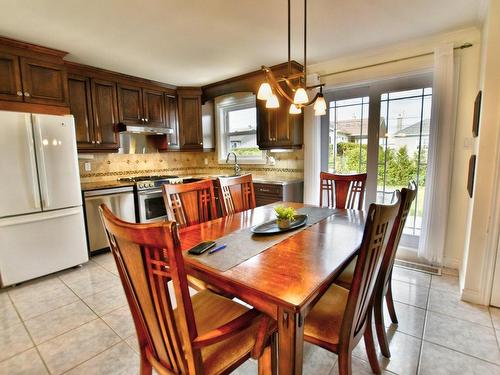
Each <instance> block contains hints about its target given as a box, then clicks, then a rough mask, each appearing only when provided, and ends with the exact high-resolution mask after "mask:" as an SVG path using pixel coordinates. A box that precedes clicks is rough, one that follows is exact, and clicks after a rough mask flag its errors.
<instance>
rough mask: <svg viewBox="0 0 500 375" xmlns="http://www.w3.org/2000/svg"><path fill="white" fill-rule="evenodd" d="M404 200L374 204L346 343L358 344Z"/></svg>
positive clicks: (348, 314)
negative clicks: (392, 231)
mask: <svg viewBox="0 0 500 375" xmlns="http://www.w3.org/2000/svg"><path fill="white" fill-rule="evenodd" d="M399 205H400V200H399V199H398V201H397V202H396V203H395V204H393V205H387V206H386V205H378V204H371V205H370V208H369V210H368V215H367V219H366V224H365V230H364V233H363V240H362V242H361V245H360V250H359V254H358V260H357V262H356V267H355V269H354V274H353V281H352V285H351V290H350V292H349V298H348V301H347V307H346V311H345V314H344V319H343V321H342V327H341V340H343V342H357V341H358V340H359V337H358V336H359V335H360V334H362V332H363V331H364V330H363V327H364V324H365V323H366V317H367V314H368V313H371V310H370V308H371V303H372V300H373V295H374V292H375V286H376V284H377V280H378V278H379V274H380V269H381V265H382V259H383V257H384V254H385V252H386V249H387V245H388V242H389V233H390V231H391V230H392V228H393V225H394V221H395V219H396V215H397V213H398V209H399Z"/></svg>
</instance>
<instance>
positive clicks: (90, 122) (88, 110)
mask: <svg viewBox="0 0 500 375" xmlns="http://www.w3.org/2000/svg"><path fill="white" fill-rule="evenodd" d="M68 91H69V102H70V112H71V114H72V115H73V117H74V118H75V131H76V145H77V147H78V149H79V150H81V149H89V148H90V149H93V148H94V145H95V138H94V118H93V115H92V99H91V92H90V79H89V78H87V77H84V76H79V75H71V74H70V75H69V76H68Z"/></svg>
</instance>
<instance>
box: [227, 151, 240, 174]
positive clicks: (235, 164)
mask: <svg viewBox="0 0 500 375" xmlns="http://www.w3.org/2000/svg"><path fill="white" fill-rule="evenodd" d="M231 154H233V155H234V175H235V176H239V175H240V172H241V168H240V166H239V165H238V157H237V156H236V154H235V153H234V152H230V153H228V154H227V158H226V163H229V158H230V157H231Z"/></svg>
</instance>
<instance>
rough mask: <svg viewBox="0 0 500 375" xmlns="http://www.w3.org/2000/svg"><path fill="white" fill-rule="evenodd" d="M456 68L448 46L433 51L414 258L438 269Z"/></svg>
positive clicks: (445, 213)
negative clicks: (426, 148)
mask: <svg viewBox="0 0 500 375" xmlns="http://www.w3.org/2000/svg"><path fill="white" fill-rule="evenodd" d="M458 64H459V61H458V60H457V61H454V54H453V45H452V44H446V45H442V46H439V47H437V48H436V49H435V50H434V82H433V88H432V110H431V126H430V136H429V154H428V160H429V164H428V166H427V175H426V183H425V185H426V187H425V198H424V217H423V218H422V232H421V235H420V240H419V246H418V256H419V257H421V258H424V259H425V260H426V261H427V262H429V263H431V264H433V265H437V266H440V265H442V261H443V252H444V245H445V237H446V224H447V217H448V206H449V203H450V202H449V197H450V189H451V168H452V158H453V145H454V138H455V122H456V101H457V95H456V91H457V90H456V89H457V87H458V69H457V66H458Z"/></svg>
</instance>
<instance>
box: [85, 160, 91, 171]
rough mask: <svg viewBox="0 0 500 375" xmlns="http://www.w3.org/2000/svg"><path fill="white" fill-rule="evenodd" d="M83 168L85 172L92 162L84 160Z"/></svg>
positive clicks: (88, 169)
mask: <svg viewBox="0 0 500 375" xmlns="http://www.w3.org/2000/svg"><path fill="white" fill-rule="evenodd" d="M83 166H84V169H85V172H90V171H91V170H92V164H91V163H90V161H86V162H85V163H84V164H83Z"/></svg>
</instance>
